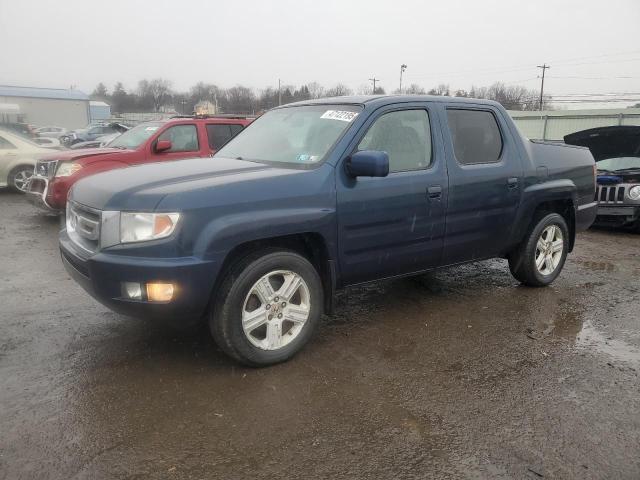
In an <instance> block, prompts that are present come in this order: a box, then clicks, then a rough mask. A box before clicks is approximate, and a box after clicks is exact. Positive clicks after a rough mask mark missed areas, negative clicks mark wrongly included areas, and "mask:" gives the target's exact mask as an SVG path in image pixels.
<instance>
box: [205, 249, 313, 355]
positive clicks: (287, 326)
mask: <svg viewBox="0 0 640 480" xmlns="http://www.w3.org/2000/svg"><path fill="white" fill-rule="evenodd" d="M323 296H324V293H323V290H322V282H321V280H320V276H319V275H318V272H317V271H316V269H315V268H314V267H313V265H312V264H311V263H310V262H309V261H308V260H307V259H305V258H304V257H302V256H301V255H299V254H297V253H295V252H292V251H286V250H284V251H283V250H267V251H262V252H259V253H256V254H253V255H250V256H248V257H246V258H244V259H242V260H241V261H240V262H238V263H237V264H236V265H235V266H233V267H232V268H231V269H230V270H229V272H228V273H227V275H226V277H225V280H224V281H223V284H222V287H221V288H220V290H219V292H218V301H217V302H216V304H215V307H214V308H213V310H212V314H211V317H210V320H209V325H210V328H211V333H212V335H213V338H214V340H215V341H216V343H217V344H218V345H219V346H220V348H222V350H224V351H225V353H227V354H228V355H230V356H231V357H233V358H234V359H236V360H237V361H239V362H241V363H243V364H245V365H249V366H255V367H257V366H266V365H272V364H275V363H279V362H283V361H285V360H287V359H289V358H290V357H292V356H293V355H294V354H295V353H296V352H298V351H299V350H300V349H301V348H302V347H303V346H304V345H305V344H306V343H307V341H308V340H309V339H310V338H311V336H312V334H313V331H314V330H315V328H316V326H317V324H318V323H319V321H320V317H321V315H322V308H323V305H324V299H323Z"/></svg>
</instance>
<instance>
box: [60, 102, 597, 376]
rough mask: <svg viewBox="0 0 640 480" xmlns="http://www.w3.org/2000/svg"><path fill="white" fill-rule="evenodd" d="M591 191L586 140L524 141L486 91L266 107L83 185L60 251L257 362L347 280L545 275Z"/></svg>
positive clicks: (291, 348)
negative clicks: (197, 146) (177, 156)
mask: <svg viewBox="0 0 640 480" xmlns="http://www.w3.org/2000/svg"><path fill="white" fill-rule="evenodd" d="M594 189H595V165H594V161H593V157H592V156H591V153H589V150H588V149H586V148H582V147H572V146H566V145H551V144H544V143H538V142H531V141H528V140H526V139H523V138H522V137H521V136H520V135H519V134H518V131H517V129H516V127H515V125H514V124H513V122H512V120H511V119H510V117H509V115H508V114H507V112H506V111H505V110H504V108H502V107H501V106H500V105H499V104H497V103H495V102H490V101H485V100H472V99H457V98H456V99H454V98H448V97H427V96H389V97H340V98H330V99H323V100H319V101H311V102H307V103H296V104H291V105H287V106H284V107H279V108H276V109H274V110H271V111H269V112H267V113H266V114H264V115H263V116H262V117H260V118H258V119H257V120H256V121H255V122H254V123H253V124H252V125H250V126H249V127H248V128H247V129H245V130H244V131H243V132H241V133H240V134H239V135H238V136H236V137H235V138H234V139H232V140H231V141H230V142H229V143H227V144H226V145H225V146H224V147H223V148H222V149H221V150H220V151H218V152H217V153H216V155H215V156H214V158H213V159H212V160H211V161H208V162H206V161H202V160H201V159H197V160H182V161H177V162H170V163H164V164H154V165H145V166H140V167H133V168H128V169H126V170H117V171H112V172H107V173H101V174H98V175H94V176H91V177H88V178H86V179H83V180H81V181H79V182H78V183H76V184H75V185H74V187H73V189H72V190H71V192H70V197H69V202H68V203H67V216H66V228H64V229H63V230H62V231H61V233H60V249H61V253H62V259H63V262H64V264H65V266H66V268H67V270H68V271H69V273H70V274H71V275H72V276H73V277H74V278H75V279H76V280H77V281H78V282H79V283H80V284H81V285H82V286H83V287H84V288H85V289H86V290H87V291H88V292H89V293H91V294H92V295H93V296H94V297H95V298H97V299H98V300H100V301H101V302H103V303H104V304H105V305H107V306H109V307H110V308H112V309H113V310H115V311H118V312H122V313H124V314H128V315H133V316H144V317H147V318H150V317H151V318H157V319H170V320H172V321H176V322H182V323H186V322H188V321H189V320H194V319H201V318H207V319H208V321H209V324H210V327H211V331H212V334H213V336H214V338H215V340H216V342H217V343H218V344H219V345H220V346H221V348H222V349H224V351H225V352H227V353H228V354H229V355H230V356H232V357H234V358H235V359H237V360H239V361H240V362H243V363H245V364H248V365H268V364H272V363H276V362H280V361H283V360H286V359H287V358H289V357H291V356H292V355H293V354H294V353H295V352H297V351H298V350H300V349H301V348H302V346H303V345H304V344H305V343H306V342H307V341H308V340H309V338H310V337H311V335H312V332H313V330H314V329H315V327H316V326H317V324H318V322H319V320H320V317H321V315H322V313H323V312H327V311H331V305H332V299H333V296H334V292H335V291H336V289H339V288H343V287H346V286H348V285H354V284H360V283H364V282H370V281H374V280H379V279H383V278H393V277H398V276H403V275H414V274H420V273H422V272H424V271H426V270H430V269H434V268H439V267H444V266H447V265H453V264H459V263H464V262H473V261H476V260H482V259H488V258H493V257H502V258H507V259H508V261H509V266H510V269H511V272H512V273H513V275H514V276H515V278H516V279H518V280H519V281H520V282H522V283H524V284H525V285H530V286H544V285H548V284H550V283H551V282H552V281H553V280H554V279H555V278H556V277H557V276H558V274H559V273H560V271H561V270H562V267H563V265H564V262H565V259H566V256H567V254H568V253H569V252H571V250H572V249H573V247H574V239H575V235H576V232H577V231H580V230H583V229H585V228H588V227H589V225H591V223H592V221H593V219H594V217H595V214H596V203H595V202H594Z"/></svg>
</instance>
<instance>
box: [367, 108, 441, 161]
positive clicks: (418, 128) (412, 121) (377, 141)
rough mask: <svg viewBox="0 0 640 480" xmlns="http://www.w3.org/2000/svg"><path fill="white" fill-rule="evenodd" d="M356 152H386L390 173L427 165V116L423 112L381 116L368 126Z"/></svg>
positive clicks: (428, 154) (428, 139)
mask: <svg viewBox="0 0 640 480" xmlns="http://www.w3.org/2000/svg"><path fill="white" fill-rule="evenodd" d="M358 150H379V151H384V152H387V154H388V155H389V172H391V173H393V172H406V171H410V170H423V169H425V168H427V167H428V166H429V164H430V163H431V128H430V126H429V115H428V114H427V112H426V110H402V111H398V112H389V113H385V114H384V115H382V116H381V117H380V118H378V119H377V120H376V121H375V122H374V123H373V125H371V127H369V130H368V131H367V133H366V134H365V136H364V137H363V138H362V140H361V141H360V143H359V144H358Z"/></svg>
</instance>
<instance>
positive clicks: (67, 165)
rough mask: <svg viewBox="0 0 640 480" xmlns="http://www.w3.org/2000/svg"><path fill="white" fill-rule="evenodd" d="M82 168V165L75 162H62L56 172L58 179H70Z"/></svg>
mask: <svg viewBox="0 0 640 480" xmlns="http://www.w3.org/2000/svg"><path fill="white" fill-rule="evenodd" d="M81 168H82V165H80V164H79V163H75V162H62V163H61V164H60V165H59V166H58V170H56V175H55V176H56V177H69V176H71V175H73V174H74V173H76V172H77V171H78V170H80V169H81Z"/></svg>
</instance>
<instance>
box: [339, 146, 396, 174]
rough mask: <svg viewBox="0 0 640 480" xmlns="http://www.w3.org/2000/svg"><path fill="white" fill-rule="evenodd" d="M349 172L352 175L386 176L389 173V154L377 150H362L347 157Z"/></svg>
mask: <svg viewBox="0 0 640 480" xmlns="http://www.w3.org/2000/svg"><path fill="white" fill-rule="evenodd" d="M346 166H347V173H349V175H351V176H352V177H386V176H387V175H389V154H388V153H387V152H379V151H377V150H362V151H360V152H356V153H354V154H353V155H351V157H350V158H348V159H347V163H346Z"/></svg>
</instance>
